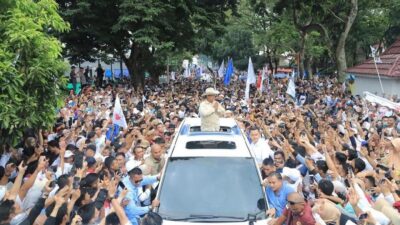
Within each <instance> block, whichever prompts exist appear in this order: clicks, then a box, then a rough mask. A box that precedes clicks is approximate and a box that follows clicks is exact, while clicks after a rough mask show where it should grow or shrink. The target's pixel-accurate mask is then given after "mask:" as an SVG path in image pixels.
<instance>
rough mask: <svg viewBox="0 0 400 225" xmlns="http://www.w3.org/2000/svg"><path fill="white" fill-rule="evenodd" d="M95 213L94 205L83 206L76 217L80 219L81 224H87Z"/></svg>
mask: <svg viewBox="0 0 400 225" xmlns="http://www.w3.org/2000/svg"><path fill="white" fill-rule="evenodd" d="M95 212H96V208H95V205H94V203H90V204H87V205H83V206H82V207H80V208H79V209H78V215H79V216H80V217H81V218H82V223H83V224H87V223H89V222H90V220H92V218H93V217H94V214H95Z"/></svg>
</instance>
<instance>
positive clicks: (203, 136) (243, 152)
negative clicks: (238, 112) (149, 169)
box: [169, 118, 252, 157]
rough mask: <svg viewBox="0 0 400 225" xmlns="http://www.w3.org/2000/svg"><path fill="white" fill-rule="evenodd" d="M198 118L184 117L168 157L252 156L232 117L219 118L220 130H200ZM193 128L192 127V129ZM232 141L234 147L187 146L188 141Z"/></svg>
mask: <svg viewBox="0 0 400 225" xmlns="http://www.w3.org/2000/svg"><path fill="white" fill-rule="evenodd" d="M200 125H201V119H200V118H186V119H185V120H184V121H183V122H182V124H181V126H180V129H179V131H178V134H177V137H176V140H175V141H174V142H173V143H174V144H173V146H171V152H170V153H169V154H170V155H169V157H252V155H251V153H250V150H249V147H248V142H247V140H246V137H244V136H243V133H242V132H241V130H240V128H239V127H238V125H237V123H236V121H235V120H234V119H232V118H221V119H220V126H221V128H224V129H225V128H226V129H225V131H221V132H202V131H200ZM193 128H194V129H193ZM213 141H215V142H219V143H221V144H223V143H234V145H235V146H236V147H235V148H234V149H232V148H230V149H228V148H226V149H221V148H212V149H210V148H187V147H188V145H187V144H188V142H196V143H200V145H201V143H210V142H213Z"/></svg>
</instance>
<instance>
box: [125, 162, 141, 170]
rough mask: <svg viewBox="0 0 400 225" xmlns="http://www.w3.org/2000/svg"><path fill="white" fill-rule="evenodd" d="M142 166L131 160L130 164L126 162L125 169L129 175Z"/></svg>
mask: <svg viewBox="0 0 400 225" xmlns="http://www.w3.org/2000/svg"><path fill="white" fill-rule="evenodd" d="M138 166H140V163H139V162H137V161H134V160H129V161H128V162H126V164H125V167H126V170H127V171H128V173H129V172H130V171H131V170H133V169H134V168H135V167H138Z"/></svg>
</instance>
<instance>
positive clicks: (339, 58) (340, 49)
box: [336, 0, 358, 81]
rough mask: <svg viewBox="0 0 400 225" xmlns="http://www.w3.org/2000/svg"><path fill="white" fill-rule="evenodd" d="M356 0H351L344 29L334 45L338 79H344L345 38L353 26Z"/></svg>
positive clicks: (356, 5) (345, 64)
mask: <svg viewBox="0 0 400 225" xmlns="http://www.w3.org/2000/svg"><path fill="white" fill-rule="evenodd" d="M357 12H358V0H351V10H350V13H349V15H348V17H347V21H346V25H345V28H344V31H343V32H342V33H341V34H340V38H339V41H338V45H337V46H336V64H337V70H338V74H337V75H338V78H339V80H340V81H343V80H344V79H345V71H346V70H347V62H346V50H345V47H346V40H347V36H348V35H349V32H350V29H351V27H352V26H353V23H354V20H355V19H356V17H357Z"/></svg>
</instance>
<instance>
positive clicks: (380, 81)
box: [374, 56, 385, 94]
mask: <svg viewBox="0 0 400 225" xmlns="http://www.w3.org/2000/svg"><path fill="white" fill-rule="evenodd" d="M374 65H375V69H376V73H377V74H378V78H379V83H380V84H381V90H382V94H385V91H384V90H383V85H382V80H381V75H380V74H379V70H378V66H377V65H376V60H375V56H374Z"/></svg>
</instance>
